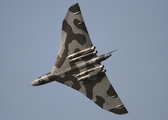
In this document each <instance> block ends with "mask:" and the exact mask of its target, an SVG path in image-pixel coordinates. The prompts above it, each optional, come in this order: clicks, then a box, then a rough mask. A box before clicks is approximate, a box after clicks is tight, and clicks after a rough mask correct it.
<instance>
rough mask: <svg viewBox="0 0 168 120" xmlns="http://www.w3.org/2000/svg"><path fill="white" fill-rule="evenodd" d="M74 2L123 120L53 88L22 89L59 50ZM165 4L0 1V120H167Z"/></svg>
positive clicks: (158, 0)
mask: <svg viewBox="0 0 168 120" xmlns="http://www.w3.org/2000/svg"><path fill="white" fill-rule="evenodd" d="M76 2H78V3H79V5H80V7H81V10H82V13H83V17H84V20H85V23H86V26H87V29H88V31H89V34H90V37H91V40H92V42H93V44H94V45H95V46H96V48H97V50H98V54H99V55H100V54H102V53H107V52H109V51H111V50H115V49H118V51H117V52H115V53H114V54H113V56H112V57H110V58H109V59H107V60H106V61H104V62H103V64H104V65H105V68H106V70H107V75H108V78H109V80H110V82H111V83H112V85H113V87H114V88H115V90H116V91H117V93H118V95H119V96H120V98H121V100H122V101H123V103H124V104H125V106H126V107H127V109H128V111H129V113H128V114H126V115H122V116H121V115H116V114H113V113H110V112H108V111H105V110H103V109H101V108H99V107H98V106H97V105H96V104H94V103H92V101H90V100H89V99H87V98H86V97H85V96H83V95H82V94H81V93H79V92H77V91H75V90H73V89H70V88H69V87H66V86H64V85H62V84H59V83H57V82H52V83H49V84H46V85H44V86H40V87H31V86H28V85H29V84H30V83H31V82H32V81H33V80H34V79H35V78H37V77H39V76H41V75H43V74H45V73H47V72H49V71H50V70H51V68H52V66H53V65H54V62H55V58H56V55H57V52H58V50H59V44H60V37H61V27H62V20H63V18H64V16H65V14H66V12H67V9H68V8H69V6H71V5H72V4H73V3H76ZM167 11H168V1H167V0H142V1H135V0H127V1H125V0H120V1H118V0H99V1H90V0H85V1H83V0H78V1H76V0H69V1H68V2H67V1H66V0H61V1H58V0H46V1H45V0H29V1H20V0H15V1H12V0H1V1H0V56H1V57H0V58H1V59H0V61H1V62H0V75H1V79H0V96H1V97H0V98H1V99H0V119H1V120H11V119H15V120H21V119H23V120H30V119H31V120H46V119H48V120H56V119H63V120H71V119H75V120H78V119H80V120H86V119H87V120H88V119H94V120H102V119H103V120H109V119H114V120H135V119H136V120H149V119H153V120H158V119H162V120H167V119H168V114H167V113H168V112H167V108H168V104H167V101H168V53H167V51H168V50H167V49H168V48H167V47H168V23H167V21H168V12H167Z"/></svg>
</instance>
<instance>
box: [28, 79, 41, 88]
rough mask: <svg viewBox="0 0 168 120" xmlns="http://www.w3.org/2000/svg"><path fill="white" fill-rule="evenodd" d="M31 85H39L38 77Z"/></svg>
mask: <svg viewBox="0 0 168 120" xmlns="http://www.w3.org/2000/svg"><path fill="white" fill-rule="evenodd" d="M30 85H31V86H37V85H39V81H38V79H35V80H34V81H33V82H31V84H30Z"/></svg>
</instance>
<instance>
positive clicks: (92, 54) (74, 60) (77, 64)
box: [31, 3, 128, 114]
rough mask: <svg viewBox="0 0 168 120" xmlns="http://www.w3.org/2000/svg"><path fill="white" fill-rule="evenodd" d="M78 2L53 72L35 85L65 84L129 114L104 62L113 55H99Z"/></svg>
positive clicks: (68, 20)
mask: <svg viewBox="0 0 168 120" xmlns="http://www.w3.org/2000/svg"><path fill="white" fill-rule="evenodd" d="M96 53H97V51H96V50H95V47H94V46H93V44H92V42H91V40H90V37H89V34H88V31H87V28H86V26H85V22H84V20H83V17H82V13H81V10H80V7H79V5H78V3H76V4H74V5H72V6H71V7H70V8H69V10H68V12H67V14H66V16H65V18H64V20H63V23H62V35H61V41H60V49H59V52H58V55H57V58H56V62H55V64H54V66H53V69H52V70H51V72H49V73H47V74H45V75H43V76H41V77H39V78H37V79H36V80H34V81H33V82H32V83H31V85H32V86H37V85H42V84H46V83H49V82H52V81H57V82H60V83H62V84H65V85H67V86H69V87H71V88H73V89H75V90H77V91H79V92H81V93H83V94H84V95H85V96H86V97H88V98H89V99H90V100H92V101H93V102H95V103H96V104H97V105H98V106H100V107H101V108H103V109H105V110H108V111H110V112H113V113H116V114H126V113H127V112H128V111H127V109H126V108H125V106H124V104H123V103H122V101H121V100H120V98H119V96H118V95H117V93H116V91H115V90H114V88H113V87H112V85H111V84H110V82H109V80H108V78H107V76H106V74H105V72H106V70H105V69H104V66H103V65H101V61H103V60H105V59H107V58H109V57H110V56H111V54H112V52H110V53H107V54H103V55H100V56H97V54H96Z"/></svg>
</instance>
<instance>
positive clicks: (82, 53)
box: [67, 46, 96, 59]
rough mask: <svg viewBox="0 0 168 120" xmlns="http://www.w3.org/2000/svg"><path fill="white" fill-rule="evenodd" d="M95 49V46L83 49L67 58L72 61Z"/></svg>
mask: <svg viewBox="0 0 168 120" xmlns="http://www.w3.org/2000/svg"><path fill="white" fill-rule="evenodd" d="M95 48H96V47H95V46H92V47H90V48H86V49H84V50H81V51H78V52H76V53H73V54H71V55H69V56H68V57H67V58H69V59H73V58H75V57H77V56H80V55H84V54H87V53H89V52H92V51H94V50H95Z"/></svg>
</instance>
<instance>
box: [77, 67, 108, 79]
mask: <svg viewBox="0 0 168 120" xmlns="http://www.w3.org/2000/svg"><path fill="white" fill-rule="evenodd" d="M104 72H106V70H105V69H102V70H100V71H98V72H95V71H93V72H90V73H89V74H87V75H84V76H82V77H80V78H78V81H84V80H86V79H89V78H91V77H94V76H96V75H98V74H100V73H104Z"/></svg>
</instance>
